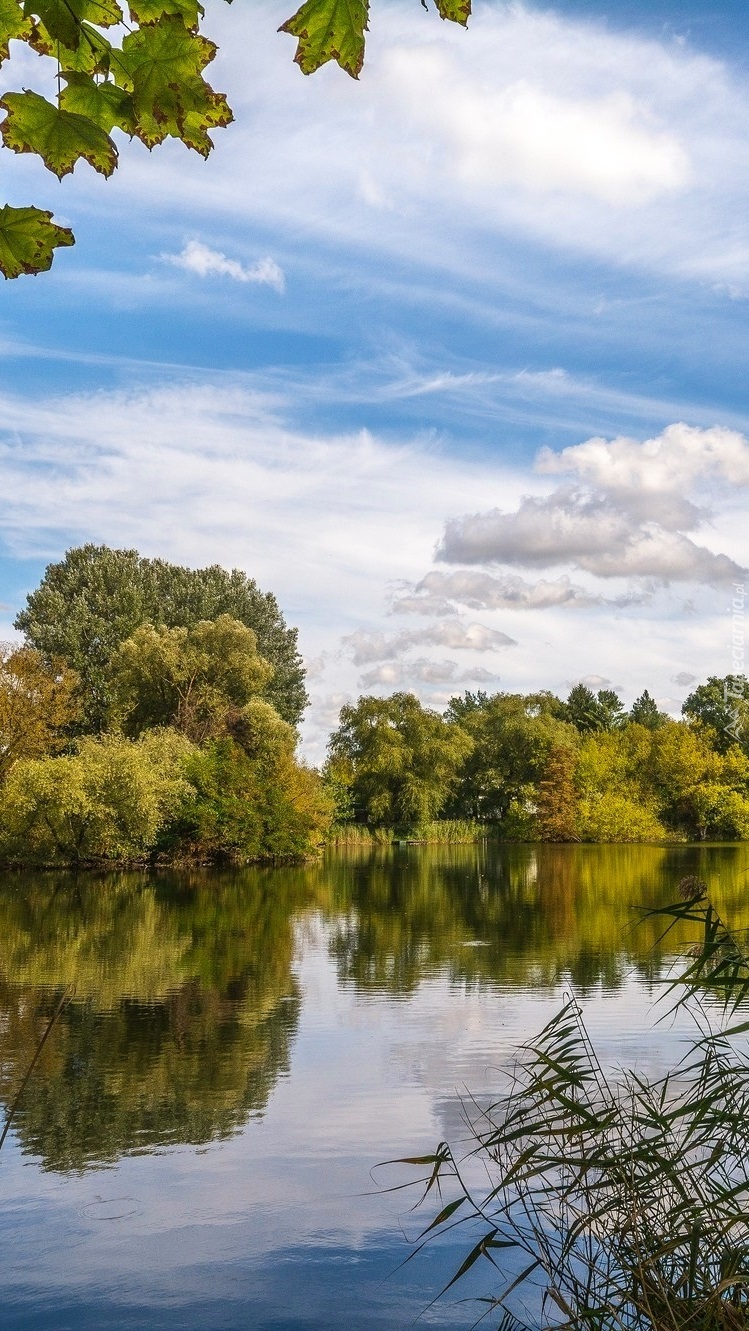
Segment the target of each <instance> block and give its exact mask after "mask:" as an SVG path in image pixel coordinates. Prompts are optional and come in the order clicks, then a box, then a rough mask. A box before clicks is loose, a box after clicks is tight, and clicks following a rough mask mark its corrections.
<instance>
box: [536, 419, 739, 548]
mask: <svg viewBox="0 0 749 1331" xmlns="http://www.w3.org/2000/svg"><path fill="white" fill-rule="evenodd" d="M536 470H537V471H538V472H540V473H541V475H552V476H553V475H556V476H559V475H566V476H575V477H577V478H579V479H580V480H581V481H583V482H585V483H586V484H588V485H590V486H591V487H592V488H593V489H595V490H596V491H598V492H599V493H601V494H604V495H607V496H609V497H611V498H612V499H615V500H617V501H618V502H619V503H625V504H626V506H627V508H628V510H629V511H630V512H634V511H636V512H638V513H639V514H640V515H641V516H642V517H644V518H648V517H652V518H655V519H657V521H658V522H660V523H661V524H662V525H663V526H672V527H674V528H679V527H685V526H695V525H697V523H698V522H699V520H700V517H701V511H700V509H699V508H697V507H696V506H695V505H694V504H693V503H691V502H689V500H688V499H687V496H688V495H689V494H690V493H691V492H692V491H693V490H694V488H695V485H696V484H697V482H700V488H701V491H702V494H704V490H705V487H706V486H707V485H708V484H709V483H710V482H716V481H717V482H723V483H724V484H725V485H728V486H741V487H744V486H748V485H749V442H747V440H746V439H745V438H744V436H743V435H741V434H739V433H738V431H736V430H726V429H723V428H721V427H719V426H715V427H714V428H713V429H708V430H699V429H695V428H694V427H690V426H688V425H684V424H682V423H679V424H676V425H669V426H668V428H667V429H665V430H664V431H663V433H662V434H661V435H659V436H658V437H657V438H655V439H646V440H645V441H644V442H642V443H641V442H639V441H638V440H636V439H627V438H618V439H612V440H607V439H600V438H596V439H588V440H587V441H586V442H585V443H583V444H575V445H573V446H572V447H570V448H563V449H562V450H561V451H560V452H559V453H555V452H553V451H552V449H550V448H544V449H542V450H541V452H540V453H539V455H538V458H537V460H536Z"/></svg>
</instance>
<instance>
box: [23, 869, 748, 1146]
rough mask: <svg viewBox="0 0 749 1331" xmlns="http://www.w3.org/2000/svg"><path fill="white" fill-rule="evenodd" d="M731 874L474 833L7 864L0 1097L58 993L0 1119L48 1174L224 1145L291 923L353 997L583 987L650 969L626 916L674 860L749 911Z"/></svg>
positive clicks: (281, 1002) (264, 1045) (284, 1037)
mask: <svg viewBox="0 0 749 1331" xmlns="http://www.w3.org/2000/svg"><path fill="white" fill-rule="evenodd" d="M747 868H749V848H747V847H746V846H733V847H710V846H704V845H703V846H663V847H655V846H622V845H619V846H580V845H578V846H574V845H564V846H555V845H539V846H504V847H497V846H489V845H476V846H433V847H430V846H427V847H408V848H393V849H389V848H385V849H374V850H371V849H370V850H367V851H347V852H341V853H336V854H331V855H330V856H328V857H327V858H326V859H325V860H324V861H322V862H321V863H319V864H315V865H312V866H308V867H303V868H284V869H245V870H234V871H226V872H218V871H210V872H196V871H191V872H189V873H188V872H185V873H181V874H180V873H170V874H164V875H147V874H119V875H107V876H102V877H97V876H95V875H79V876H78V877H74V876H70V875H68V876H64V875H49V874H46V875H42V874H36V875H15V876H7V877H6V878H5V879H4V881H3V885H2V887H1V888H0V1030H1V1031H2V1046H1V1051H0V1052H1V1056H0V1100H2V1102H3V1104H4V1105H5V1106H6V1109H7V1107H8V1106H9V1105H10V1104H11V1103H12V1101H13V1098H14V1096H15V1094H16V1091H17V1089H18V1087H19V1086H20V1083H21V1080H22V1078H23V1075H24V1073H25V1071H26V1069H27V1068H28V1066H29V1064H30V1062H31V1059H32V1057H33V1055H34V1051H35V1049H36V1047H37V1045H38V1042H39V1040H40V1038H41V1036H42V1034H43V1032H44V1029H45V1027H46V1024H47V1022H48V1020H49V1017H50V1015H51V1013H52V1012H53V1011H54V1009H55V1007H56V1004H57V1002H58V999H59V996H60V994H61V993H62V992H63V990H64V989H66V988H67V986H69V985H72V986H74V988H75V996H74V998H73V1000H72V1001H71V1002H70V1003H68V1004H67V1005H66V1007H65V1008H64V1010H63V1012H62V1014H61V1016H60V1018H59V1021H58V1022H57V1025H56V1026H55V1030H54V1033H53V1037H52V1038H51V1039H50V1040H49V1041H48V1042H47V1045H46V1046H45V1048H44V1050H43V1052H42V1054H41V1057H40V1059H39V1062H38V1064H37V1067H36V1068H35V1069H34V1073H33V1076H32V1078H31V1080H30V1081H29V1084H28V1086H27V1087H26V1089H25V1091H24V1093H23V1096H22V1099H21V1103H20V1104H19V1108H18V1112H17V1115H16V1118H15V1120H14V1124H13V1130H14V1133H15V1135H16V1137H17V1139H18V1140H19V1142H20V1145H21V1148H22V1149H23V1150H24V1151H25V1152H27V1153H30V1154H33V1155H35V1156H37V1157H39V1159H40V1162H41V1164H42V1167H43V1168H45V1169H51V1170H60V1171H69V1170H83V1169H86V1168H89V1167H91V1166H97V1165H98V1166H100V1165H102V1164H106V1163H110V1162H114V1161H116V1160H117V1159H118V1158H119V1157H120V1156H121V1155H123V1154H127V1153H146V1152H151V1151H154V1150H157V1149H159V1148H164V1147H168V1146H170V1145H175V1144H177V1143H191V1144H200V1143H205V1142H210V1141H214V1140H218V1139H221V1138H226V1137H229V1136H231V1135H232V1134H234V1133H235V1132H237V1131H238V1130H239V1129H241V1127H242V1125H243V1124H244V1123H245V1122H246V1121H247V1119H248V1118H249V1117H250V1116H251V1115H253V1114H256V1115H257V1114H262V1113H263V1111H264V1109H265V1107H266V1105H267V1102H268V1098H269V1096H270V1094H271V1092H272V1090H273V1087H274V1085H275V1084H276V1082H277V1080H278V1078H279V1077H281V1076H283V1075H285V1074H286V1073H287V1072H288V1070H289V1066H290V1059H291V1052H292V1044H293V1041H294V1037H295V1034H296V1031H297V1026H298V1019H299V1012H300V1003H301V1001H302V995H301V994H300V989H299V982H298V980H297V978H296V974H295V969H294V960H295V947H296V945H297V939H298V938H299V937H304V930H302V932H301V934H300V933H299V932H298V926H299V925H300V924H303V923H304V921H305V920H307V921H309V920H310V919H312V918H313V917H317V918H321V919H322V921H323V926H324V928H323V936H324V937H326V938H327V944H328V949H329V954H330V957H331V959H332V962H333V965H334V966H335V968H336V970H337V974H338V980H339V983H341V984H342V985H345V986H347V987H354V988H355V989H357V990H360V991H361V992H362V993H371V992H374V991H380V992H384V993H387V994H390V995H393V996H407V995H409V994H411V993H413V992H415V991H416V990H417V989H418V987H419V986H420V985H421V984H422V983H424V982H425V981H434V980H435V979H441V980H442V981H443V982H444V983H447V984H449V985H452V986H457V987H463V988H472V987H481V986H490V985H495V986H496V985H500V986H508V985H509V986H514V985H524V986H527V985H531V986H533V987H534V988H539V989H547V988H548V989H551V988H553V987H554V986H555V985H557V984H558V983H559V982H560V980H571V981H572V983H573V984H574V985H575V986H576V988H577V990H578V992H581V993H584V992H586V991H594V990H595V986H597V985H602V986H604V987H605V988H616V987H617V986H618V985H619V984H621V983H622V981H623V977H624V975H625V973H626V972H627V971H631V970H632V969H633V968H634V969H636V970H637V971H638V972H639V974H640V975H641V976H642V977H643V978H645V979H646V980H647V979H651V978H655V977H656V976H657V975H658V973H659V967H660V959H659V958H660V954H659V948H658V946H657V938H658V929H659V925H658V923H657V922H656V921H654V920H649V921H646V922H645V923H644V924H641V925H638V924H637V919H638V912H637V909H636V908H637V907H638V906H653V905H655V904H657V903H658V902H659V901H661V902H662V901H665V900H667V899H669V898H670V897H671V896H672V895H673V890H674V884H675V883H677V882H678V880H679V879H680V878H681V877H682V876H683V875H684V874H685V873H695V874H697V875H698V876H699V877H701V878H703V879H705V880H706V881H707V882H708V884H709V885H710V888H711V892H712V893H713V894H714V897H715V900H716V902H717V903H719V904H722V906H723V909H724V910H726V911H727V913H728V915H729V917H730V918H732V919H733V920H735V921H736V922H737V923H740V922H743V923H744V924H745V925H746V924H749V917H748V918H746V919H744V916H745V915H746V908H745V906H744V904H743V903H744V901H745V899H746V895H747V894H746V888H745V884H746V881H747ZM726 884H727V885H729V886H728V887H726V886H725V885H726ZM679 941H680V939H679V938H677V937H675V936H674V937H673V939H672V940H670V942H669V944H667V950H668V951H669V952H673V951H675V947H676V945H677V944H678V943H679ZM681 941H683V940H681Z"/></svg>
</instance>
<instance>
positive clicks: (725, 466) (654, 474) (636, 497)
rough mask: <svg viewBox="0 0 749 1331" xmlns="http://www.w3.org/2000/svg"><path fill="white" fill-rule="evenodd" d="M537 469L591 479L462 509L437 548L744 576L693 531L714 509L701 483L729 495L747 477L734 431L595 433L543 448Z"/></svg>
mask: <svg viewBox="0 0 749 1331" xmlns="http://www.w3.org/2000/svg"><path fill="white" fill-rule="evenodd" d="M651 462H652V470H651ZM537 470H538V471H540V472H541V473H542V474H550V473H551V474H562V475H570V474H572V475H573V476H575V478H576V479H578V480H580V481H582V482H584V483H585V484H584V485H583V486H577V487H575V486H574V485H567V486H561V487H560V488H559V489H557V490H554V491H553V492H552V493H551V494H549V495H546V496H543V497H537V496H533V495H531V496H526V497H525V498H524V499H523V500H522V501H521V503H520V505H519V506H518V508H517V509H516V510H515V511H514V512H509V513H506V512H502V511H501V510H500V509H493V510H491V511H490V512H488V513H486V512H485V513H475V514H468V515H466V516H464V517H462V518H455V519H453V520H452V521H450V522H448V524H447V526H446V528H445V534H444V537H443V540H442V542H441V544H440V546H439V548H438V551H437V558H438V559H441V560H443V561H444V562H446V563H454V564H458V563H460V564H493V563H496V564H510V565H520V566H521V567H522V566H524V567H528V568H550V567H553V566H555V565H559V564H571V565H572V566H573V567H574V568H578V569H582V570H584V571H586V572H588V573H592V574H595V575H596V576H598V577H601V578H654V579H658V580H660V581H662V582H664V583H669V582H695V583H705V584H707V585H710V586H716V585H720V584H725V583H729V582H731V581H733V580H734V579H735V578H739V577H741V576H743V573H744V570H743V569H742V567H741V566H740V565H739V564H737V563H736V562H735V560H733V559H731V558H730V557H729V556H728V555H725V554H720V553H716V552H714V551H712V550H710V549H708V548H707V547H706V546H704V545H699V544H697V542H695V541H693V540H692V539H691V537H689V536H687V535H685V532H686V531H691V530H693V529H695V528H696V527H699V526H700V524H701V523H703V522H704V521H705V518H706V516H707V514H706V511H705V510H704V509H702V508H700V507H698V506H697V505H696V504H695V503H694V502H693V501H692V499H691V498H690V492H691V491H692V490H693V489H694V488H695V487H697V486H703V487H704V485H705V484H706V483H707V482H708V481H712V482H713V483H714V484H715V485H717V487H718V490H717V491H716V493H718V492H719V491H720V489H721V487H722V490H723V494H724V495H725V492H726V488H727V487H729V486H734V487H735V486H746V485H749V444H747V441H746V440H745V439H744V437H743V436H742V435H739V434H737V433H736V432H735V431H730V430H722V429H713V430H698V429H690V428H689V427H687V426H684V425H674V426H672V427H670V428H669V429H668V430H666V431H664V433H663V434H662V435H660V436H659V437H658V438H657V439H650V440H647V441H646V442H645V443H637V442H636V441H634V440H630V439H615V440H613V441H612V442H611V443H608V442H606V440H603V439H591V440H588V441H587V443H585V444H580V445H576V446H573V447H571V448H566V449H563V450H562V452H560V453H553V452H552V451H551V450H550V449H544V450H543V451H542V453H541V454H540V455H539V458H538V459H537Z"/></svg>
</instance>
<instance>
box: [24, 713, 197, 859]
mask: <svg viewBox="0 0 749 1331" xmlns="http://www.w3.org/2000/svg"><path fill="white" fill-rule="evenodd" d="M191 748H192V746H191V744H190V743H189V741H188V740H187V739H185V737H184V736H183V735H180V734H178V733H177V732H176V731H173V730H159V731H151V732H150V733H149V734H147V735H144V736H143V738H142V739H140V740H137V741H131V740H126V739H123V738H121V737H119V736H114V735H105V736H103V737H102V738H101V739H84V740H82V741H81V742H80V744H79V746H78V750H77V752H76V753H73V754H70V755H66V756H64V757H59V758H39V759H26V760H22V761H20V762H18V763H16V764H15V766H14V767H13V769H12V771H11V773H10V776H9V777H8V780H7V782H6V784H5V786H4V788H3V790H2V792H1V793H0V828H1V829H2V830H1V831H0V854H2V857H3V859H5V860H6V861H11V862H23V863H42V864H78V863H81V862H87V861H88V862H90V861H99V860H103V861H108V860H109V861H111V860H128V859H135V858H138V857H139V856H142V855H143V854H144V853H146V852H147V851H148V850H149V849H150V848H151V847H152V846H153V845H154V843H155V841H156V838H157V836H158V834H159V832H160V831H161V829H162V828H163V827H164V826H165V824H166V823H167V822H168V821H169V819H170V818H173V817H174V816H175V814H176V812H177V810H178V809H179V807H180V805H181V803H182V801H183V800H184V798H185V795H186V792H187V789H188V786H187V781H186V778H185V775H184V773H183V764H184V759H185V757H186V756H187V754H188V753H189V752H190V750H191Z"/></svg>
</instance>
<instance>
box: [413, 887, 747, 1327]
mask: <svg viewBox="0 0 749 1331" xmlns="http://www.w3.org/2000/svg"><path fill="white" fill-rule="evenodd" d="M681 888H682V895H681V897H680V899H679V900H678V901H676V902H675V903H673V904H672V905H670V906H668V907H666V908H665V909H664V910H662V911H659V912H650V914H651V915H652V914H659V915H662V916H663V917H664V932H667V931H668V929H669V928H670V927H672V926H673V925H674V924H676V923H677V922H684V921H687V922H691V923H692V924H693V926H694V928H695V941H694V945H693V946H692V947H691V948H690V951H689V954H688V957H687V959H686V962H685V964H684V965H683V966H682V968H681V969H679V970H678V972H675V973H673V974H672V975H671V976H670V978H669V979H668V980H667V983H666V993H667V995H668V996H669V997H670V998H671V999H673V1004H672V1007H671V1009H670V1010H671V1011H673V1008H674V1007H677V1008H680V1009H683V1008H685V1007H686V1008H687V1009H688V1011H689V1013H690V1014H691V1016H692V1018H693V1022H694V1030H693V1036H692V1037H691V1039H690V1040H689V1041H688V1042H687V1046H686V1051H685V1053H684V1055H683V1057H682V1058H681V1059H680V1060H679V1062H678V1064H677V1065H676V1066H675V1067H673V1068H671V1069H670V1070H668V1071H667V1072H666V1073H664V1074H663V1075H661V1076H658V1077H655V1078H648V1077H646V1076H645V1075H644V1074H642V1073H640V1072H638V1071H637V1070H633V1069H629V1070H624V1071H621V1072H618V1073H612V1072H611V1071H610V1070H607V1069H605V1068H604V1067H603V1065H602V1063H601V1061H600V1059H599V1057H598V1055H597V1053H596V1050H595V1048H594V1047H593V1044H592V1042H591V1040H590V1038H589V1036H588V1033H587V1031H586V1029H585V1023H584V1020H583V1015H582V1012H581V1009H580V1007H579V1005H578V1003H577V1001H576V999H575V998H574V996H570V997H568V998H567V999H566V1001H565V1002H564V1004H563V1006H562V1008H561V1010H560V1011H559V1012H558V1013H557V1014H556V1015H555V1016H554V1018H553V1019H552V1020H551V1021H550V1022H549V1024H548V1025H547V1026H546V1027H545V1028H544V1030H543V1031H542V1032H541V1033H540V1035H539V1036H538V1037H537V1038H536V1039H535V1040H533V1041H531V1042H530V1043H529V1044H528V1045H526V1046H524V1047H522V1049H521V1050H520V1051H519V1053H518V1057H517V1061H516V1063H515V1065H514V1067H513V1069H512V1071H511V1074H510V1081H509V1085H508V1089H507V1091H506V1092H505V1094H503V1095H502V1096H501V1097H500V1098H499V1099H497V1100H496V1101H495V1102H494V1103H491V1104H489V1105H487V1106H484V1107H481V1106H480V1105H478V1104H477V1103H476V1102H475V1101H474V1100H470V1099H466V1100H464V1104H463V1108H464V1113H465V1117H466V1122H467V1125H468V1128H469V1137H470V1146H469V1149H468V1150H467V1151H461V1152H458V1151H457V1150H454V1149H453V1147H451V1146H450V1144H448V1143H447V1142H442V1143H440V1145H439V1146H438V1147H437V1148H436V1150H435V1151H434V1152H433V1153H432V1154H430V1155H428V1156H424V1157H418V1158H411V1159H409V1160H407V1161H401V1162H399V1163H401V1164H408V1165H409V1166H418V1167H419V1168H420V1169H422V1170H423V1169H425V1170H426V1172H425V1173H424V1174H423V1175H422V1177H421V1180H420V1183H421V1187H422V1192H421V1196H420V1202H419V1204H420V1205H430V1204H432V1203H433V1202H434V1200H435V1199H436V1198H439V1202H438V1210H437V1214H436V1215H435V1216H434V1218H433V1219H432V1220H431V1221H430V1223H429V1224H428V1226H427V1227H426V1229H425V1230H424V1231H423V1232H422V1234H421V1236H420V1238H419V1240H418V1242H417V1245H416V1248H415V1252H417V1251H419V1250H420V1248H421V1247H423V1246H424V1244H425V1243H428V1242H429V1241H430V1240H431V1239H432V1238H433V1237H435V1236H437V1235H439V1234H443V1233H445V1232H447V1231H448V1230H451V1229H453V1228H454V1227H456V1226H459V1227H461V1228H462V1229H463V1230H464V1232H466V1231H467V1232H468V1234H469V1235H470V1238H469V1239H468V1240H467V1244H466V1246H467V1251H466V1254H465V1258H464V1260H463V1261H462V1262H461V1264H460V1266H459V1267H458V1269H457V1270H456V1271H455V1272H454V1273H453V1274H452V1275H451V1277H450V1279H449V1280H448V1282H447V1284H446V1286H445V1291H446V1290H448V1289H450V1288H451V1287H453V1286H454V1285H455V1284H457V1283H458V1282H459V1281H460V1280H462V1278H463V1277H464V1276H465V1275H466V1274H467V1273H468V1272H469V1271H470V1270H471V1269H472V1268H474V1267H476V1265H477V1264H478V1263H484V1264H486V1263H490V1264H491V1266H492V1269H493V1278H494V1288H493V1289H492V1290H491V1291H490V1293H489V1294H487V1296H486V1297H485V1298H484V1300H483V1303H484V1305H485V1307H486V1312H487V1313H488V1314H491V1315H492V1318H497V1319H498V1320H497V1321H494V1320H492V1323H491V1324H492V1325H495V1326H496V1325H498V1326H499V1327H500V1328H501V1329H502V1331H530V1329H531V1328H533V1331H538V1328H539V1327H542V1328H544V1329H547V1328H548V1329H549V1331H551V1329H552V1328H554V1329H555V1331H746V1328H747V1327H749V1061H748V1060H747V1055H746V1044H745V1040H746V1035H747V1032H749V1021H747V1020H746V1019H745V1018H742V1015H741V1013H740V1008H741V1007H742V1005H743V1004H744V1003H745V1002H746V1001H747V999H748V998H749V953H748V951H747V946H746V939H745V937H744V936H743V935H737V934H736V932H735V931H732V930H731V929H730V927H729V926H728V925H727V924H726V922H725V921H724V920H723V919H722V918H721V917H720V915H719V914H718V912H717V911H716V909H715V907H714V906H713V904H712V903H711V901H710V900H709V898H708V897H707V895H706V893H705V891H704V887H703V885H702V884H701V883H699V882H698V881H697V880H696V879H691V878H690V879H685V880H683V882H682V884H681ZM412 1255H413V1254H412ZM508 1266H509V1267H510V1268H511V1273H508V1274H504V1273H503V1268H504V1272H507V1271H508ZM445 1291H443V1293H444V1292H445Z"/></svg>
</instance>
